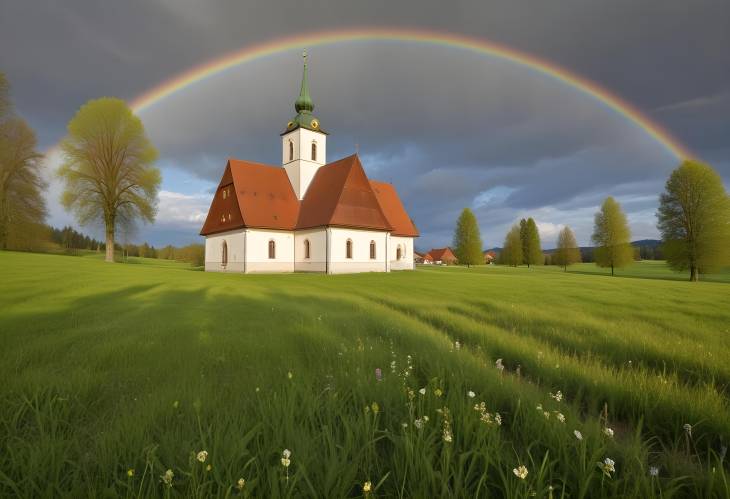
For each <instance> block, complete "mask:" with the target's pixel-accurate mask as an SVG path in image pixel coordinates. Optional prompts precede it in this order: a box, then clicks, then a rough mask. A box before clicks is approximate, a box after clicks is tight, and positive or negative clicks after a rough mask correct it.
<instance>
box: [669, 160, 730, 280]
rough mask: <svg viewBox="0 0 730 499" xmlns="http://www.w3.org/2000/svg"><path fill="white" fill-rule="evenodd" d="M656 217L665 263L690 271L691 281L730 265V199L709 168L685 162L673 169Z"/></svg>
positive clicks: (695, 162)
mask: <svg viewBox="0 0 730 499" xmlns="http://www.w3.org/2000/svg"><path fill="white" fill-rule="evenodd" d="M657 218H658V224H657V226H658V228H659V231H660V232H661V234H662V240H663V245H664V254H665V256H666V259H667V262H668V263H669V265H670V266H671V267H672V268H673V269H676V270H687V269H689V271H690V281H698V280H699V275H700V274H701V273H707V272H711V271H713V270H716V269H718V268H720V267H722V266H724V265H730V198H728V194H727V192H725V188H724V187H723V185H722V179H721V178H720V176H719V175H718V174H717V172H715V170H713V169H712V167H710V166H708V165H705V164H702V163H699V162H697V161H685V162H683V163H682V164H681V165H680V166H679V167H678V168H677V169H676V170H674V171H673V172H672V174H671V175H670V176H669V179H668V180H667V183H666V187H665V191H664V193H663V194H662V195H661V197H660V198H659V210H658V212H657Z"/></svg>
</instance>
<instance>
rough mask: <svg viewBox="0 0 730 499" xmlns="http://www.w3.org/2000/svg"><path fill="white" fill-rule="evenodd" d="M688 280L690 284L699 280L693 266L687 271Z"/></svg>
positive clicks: (695, 268) (698, 275)
mask: <svg viewBox="0 0 730 499" xmlns="http://www.w3.org/2000/svg"><path fill="white" fill-rule="evenodd" d="M689 280H690V282H697V281H699V280H700V274H699V272H697V267H696V266H695V265H692V266H691V267H690V270H689Z"/></svg>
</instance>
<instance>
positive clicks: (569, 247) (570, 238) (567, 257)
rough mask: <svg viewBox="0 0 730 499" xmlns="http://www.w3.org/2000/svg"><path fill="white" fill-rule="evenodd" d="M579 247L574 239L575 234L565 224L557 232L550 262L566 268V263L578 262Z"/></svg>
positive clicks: (579, 259) (579, 258)
mask: <svg viewBox="0 0 730 499" xmlns="http://www.w3.org/2000/svg"><path fill="white" fill-rule="evenodd" d="M580 261H581V257H580V248H579V247H578V243H577V242H576V240H575V234H573V231H572V230H570V227H568V226H567V225H566V226H565V227H563V229H562V230H561V231H560V233H559V234H558V247H557V250H556V251H555V254H553V258H552V263H553V264H555V265H560V266H561V267H563V269H565V270H567V269H568V265H573V264H574V263H580Z"/></svg>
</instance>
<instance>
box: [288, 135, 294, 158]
mask: <svg viewBox="0 0 730 499" xmlns="http://www.w3.org/2000/svg"><path fill="white" fill-rule="evenodd" d="M293 160H294V142H292V141H291V140H290V141H289V161H293Z"/></svg>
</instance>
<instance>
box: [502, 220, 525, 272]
mask: <svg viewBox="0 0 730 499" xmlns="http://www.w3.org/2000/svg"><path fill="white" fill-rule="evenodd" d="M502 246H503V248H502V253H500V256H499V258H500V261H501V263H503V264H504V265H511V266H513V267H516V266H518V265H520V264H521V263H522V261H523V256H522V238H521V237H520V226H519V225H517V224H515V225H513V226H512V228H511V229H510V231H509V232H508V233H507V236H505V238H504V244H503V245H502Z"/></svg>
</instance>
